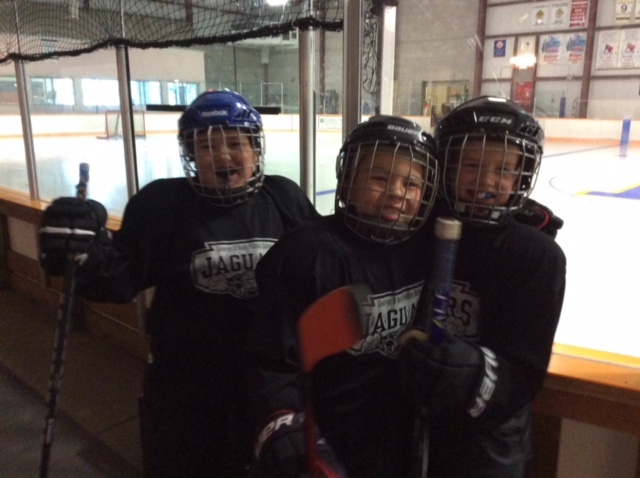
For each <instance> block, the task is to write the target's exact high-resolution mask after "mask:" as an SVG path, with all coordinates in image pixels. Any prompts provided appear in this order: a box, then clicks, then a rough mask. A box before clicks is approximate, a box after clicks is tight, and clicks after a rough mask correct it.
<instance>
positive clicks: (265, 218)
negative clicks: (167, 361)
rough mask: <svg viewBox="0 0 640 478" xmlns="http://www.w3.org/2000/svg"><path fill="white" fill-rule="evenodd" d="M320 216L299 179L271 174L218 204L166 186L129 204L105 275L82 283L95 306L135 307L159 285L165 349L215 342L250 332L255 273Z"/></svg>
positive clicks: (158, 337)
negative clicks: (292, 233)
mask: <svg viewBox="0 0 640 478" xmlns="http://www.w3.org/2000/svg"><path fill="white" fill-rule="evenodd" d="M317 217H319V215H318V214H317V212H316V211H315V209H314V208H313V205H312V204H311V202H310V201H309V200H308V199H307V198H306V196H305V195H304V193H303V192H302V190H301V189H300V188H299V187H298V186H297V185H296V184H295V183H294V182H293V181H291V180H289V179H286V178H284V177H280V176H266V177H265V182H264V184H263V186H262V188H261V190H260V191H259V192H258V194H256V195H255V196H253V197H252V198H251V199H250V200H249V201H247V202H246V203H243V204H241V205H238V206H235V207H229V208H221V207H214V206H212V205H211V204H210V203H209V202H208V201H207V200H206V199H205V198H203V197H201V196H199V195H197V194H196V193H195V192H194V191H193V189H192V188H191V186H190V185H189V183H188V181H187V179H186V178H171V179H160V180H157V181H154V182H152V183H150V184H148V185H147V186H145V187H144V188H142V189H141V190H140V191H139V192H138V193H137V194H136V195H135V196H133V197H132V198H131V199H130V201H129V203H128V204H127V206H126V209H125V212H124V215H123V220H122V227H121V228H120V230H118V231H117V232H116V233H115V234H114V237H113V244H112V249H111V250H110V251H109V254H108V260H107V261H106V263H105V264H104V265H103V268H102V270H101V271H100V273H99V274H96V273H95V271H93V272H91V274H90V276H89V277H86V276H85V277H82V276H81V277H80V281H79V286H78V291H79V293H80V294H81V295H83V296H84V297H86V298H88V299H90V300H94V301H105V302H121V303H123V302H128V301H130V300H132V299H133V298H134V297H135V295H136V294H137V293H138V292H139V291H142V290H144V289H147V288H150V287H155V293H154V297H153V301H152V303H151V308H150V311H149V317H148V331H149V333H150V334H151V335H152V336H153V338H154V339H155V342H156V343H161V342H163V341H165V340H166V341H167V342H171V343H180V342H183V343H187V344H188V343H194V344H195V343H207V342H208V341H209V340H211V337H212V336H215V335H216V334H217V333H218V332H225V333H235V332H239V331H245V329H246V328H247V325H248V323H249V321H250V319H251V317H252V314H253V310H254V308H255V302H256V298H257V295H258V288H257V285H256V281H255V267H256V265H257V263H258V261H259V260H260V259H261V258H262V256H263V255H264V254H265V253H266V251H267V250H268V249H269V248H270V247H271V246H273V244H275V242H276V241H277V240H278V238H279V237H280V236H281V235H282V233H283V232H284V231H285V230H286V229H289V228H291V227H293V226H294V225H297V224H298V223H300V222H302V221H304V220H306V219H310V218H317Z"/></svg>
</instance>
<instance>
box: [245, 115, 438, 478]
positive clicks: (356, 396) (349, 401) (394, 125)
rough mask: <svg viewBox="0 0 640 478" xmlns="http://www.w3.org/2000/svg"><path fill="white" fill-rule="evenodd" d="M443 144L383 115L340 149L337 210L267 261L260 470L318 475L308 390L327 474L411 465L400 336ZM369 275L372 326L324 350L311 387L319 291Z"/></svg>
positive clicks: (411, 301)
mask: <svg viewBox="0 0 640 478" xmlns="http://www.w3.org/2000/svg"><path fill="white" fill-rule="evenodd" d="M434 155H435V144H434V142H433V139H432V137H431V136H429V135H428V134H427V133H426V132H424V131H423V130H422V129H421V128H420V127H419V126H417V125H416V124H415V123H413V122H411V121H408V120H406V119H403V118H398V117H391V116H374V117H372V118H371V119H369V120H368V121H367V122H364V123H361V124H360V125H358V126H357V127H356V128H355V129H354V130H353V131H352V132H351V133H350V134H349V136H348V137H347V139H346V141H345V143H344V145H343V146H342V148H341V150H340V154H339V156H338V164H337V174H338V184H337V192H336V204H335V214H334V215H332V216H328V217H326V218H323V219H321V220H319V221H316V222H314V223H309V224H307V225H304V226H301V227H298V228H296V229H294V230H293V231H290V232H289V233H287V234H285V235H284V236H283V237H282V238H281V239H280V241H279V242H278V243H277V244H276V245H275V246H274V247H273V248H271V249H270V250H269V252H268V253H267V254H266V255H265V257H264V258H263V260H262V261H261V262H260V264H259V265H258V269H257V272H256V274H257V280H258V286H259V289H260V307H259V309H258V317H257V319H256V320H255V321H254V322H253V327H252V331H251V333H250V335H249V340H248V348H247V350H248V356H249V359H250V360H251V362H252V364H253V367H254V372H255V376H250V378H251V380H250V386H251V390H250V395H251V396H252V397H253V398H255V406H256V408H257V411H258V416H259V417H260V419H261V421H262V426H261V427H260V428H259V438H258V440H257V444H256V449H255V455H256V456H255V458H256V462H255V466H254V469H253V471H254V473H255V476H259V477H273V478H276V477H277V478H282V477H301V476H311V475H309V474H305V473H308V472H309V468H308V465H309V464H308V463H307V459H308V457H309V456H313V454H311V455H308V454H307V451H308V450H307V447H306V444H305V432H304V426H305V418H304V414H303V411H304V401H305V398H309V399H311V400H312V405H313V409H314V411H315V418H316V423H315V424H316V425H317V432H318V433H317V435H318V441H317V443H315V447H317V451H318V454H317V455H318V456H317V459H316V462H315V463H314V464H313V465H314V466H315V467H316V468H319V469H322V470H323V472H324V473H325V475H326V476H330V477H336V476H351V477H366V478H375V477H402V476H406V472H407V470H408V466H409V463H410V460H409V458H410V456H409V455H410V452H411V449H412V443H411V440H412V431H413V424H414V418H415V416H414V410H413V408H412V400H411V397H410V396H409V395H408V394H406V393H404V391H403V389H402V387H401V380H400V379H401V376H400V374H399V371H398V368H397V361H396V355H397V353H398V340H397V339H398V336H399V335H400V334H401V333H402V332H403V331H404V330H405V329H407V327H409V326H410V323H411V317H412V314H413V313H414V310H415V308H416V304H417V301H418V297H419V295H420V290H421V288H422V283H423V281H424V278H425V277H426V274H427V271H428V269H429V259H430V250H431V247H430V246H429V244H424V243H423V241H424V240H423V239H420V240H416V237H417V233H418V232H419V231H420V228H421V227H422V226H423V224H424V223H425V221H426V220H427V218H428V215H429V212H430V210H431V207H432V204H433V200H434V198H435V191H436V188H437V184H436V183H437V174H436V173H437V168H436V159H435V156H434ZM347 284H366V285H368V286H369V288H370V291H371V293H370V295H369V296H368V297H367V298H366V299H367V302H366V304H361V310H362V315H363V317H364V318H365V319H364V321H365V329H366V330H365V332H364V337H363V338H362V339H361V340H360V341H359V342H358V343H356V344H355V345H354V346H353V347H352V348H351V349H350V350H349V351H348V352H344V353H340V354H337V355H335V356H332V357H329V358H327V359H325V360H323V361H320V362H319V363H318V364H317V366H316V367H315V369H314V370H313V374H312V381H311V382H312V393H311V397H304V396H303V389H302V388H301V387H302V384H301V382H300V359H299V357H300V354H304V353H305V352H304V350H300V347H299V344H298V341H297V335H296V325H297V320H298V318H299V317H300V315H301V314H302V313H303V311H304V310H305V309H306V308H307V307H308V306H309V305H310V304H312V303H313V302H314V301H316V299H318V298H320V297H322V296H324V295H325V294H326V293H328V292H330V291H333V290H335V289H337V288H339V287H341V286H344V285H347Z"/></svg>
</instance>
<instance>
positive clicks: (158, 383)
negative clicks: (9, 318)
mask: <svg viewBox="0 0 640 478" xmlns="http://www.w3.org/2000/svg"><path fill="white" fill-rule="evenodd" d="M178 128H179V135H178V139H179V143H180V148H181V159H182V163H183V166H184V170H185V174H186V178H172V179H160V180H156V181H154V182H152V183H150V184H149V185H147V186H146V187H144V188H142V189H141V190H140V191H139V192H138V193H137V194H136V195H135V196H133V197H132V198H131V200H130V201H129V203H128V204H127V207H126V209H125V212H124V216H123V219H122V227H121V229H120V230H118V231H117V232H115V234H114V235H113V240H110V239H109V237H108V234H107V233H106V231H105V221H106V218H107V213H106V211H105V209H104V207H103V206H102V205H101V204H99V203H97V202H96V201H91V200H89V201H86V202H82V201H79V200H76V199H74V198H60V199H56V200H55V201H54V202H53V203H52V205H51V206H50V207H49V208H47V210H46V211H45V213H44V217H43V221H42V226H41V229H40V244H41V250H42V254H43V255H42V264H43V266H44V268H45V269H46V270H47V271H48V272H49V273H51V274H54V275H59V274H60V273H61V264H62V263H63V261H64V260H65V257H66V256H67V254H68V253H81V254H86V255H87V257H85V259H84V261H83V262H82V264H81V265H80V267H79V274H78V278H77V279H78V289H77V290H78V293H79V294H80V295H81V296H83V297H85V298H87V299H89V300H94V301H109V302H119V303H125V302H128V301H131V300H132V299H133V298H134V297H135V296H136V295H137V294H138V293H139V292H140V291H143V290H145V289H148V288H150V287H154V288H155V295H154V297H153V301H152V303H151V306H150V310H149V313H148V318H147V330H148V334H149V338H150V351H151V355H150V358H151V360H150V363H149V364H148V365H147V367H146V370H145V377H144V383H143V394H142V397H141V400H140V422H141V438H142V448H143V458H144V474H145V476H148V477H153V478H158V477H172V478H176V477H189V478H192V477H214V476H221V477H234V478H236V477H241V476H243V475H244V473H246V468H247V464H248V460H247V458H248V456H250V454H251V448H252V433H253V429H254V425H253V424H252V423H251V420H250V415H249V406H248V405H247V404H246V400H245V397H246V394H245V391H244V389H243V386H244V381H243V354H242V350H243V347H244V342H245V336H246V333H247V330H248V328H249V324H250V321H251V318H252V315H253V311H254V310H255V306H256V300H257V295H258V288H257V285H256V280H255V268H256V265H257V263H258V261H259V260H260V259H261V257H262V256H263V255H264V254H265V253H266V252H267V250H268V249H269V248H271V247H272V246H273V244H275V242H276V241H277V239H278V238H279V237H280V236H281V235H282V233H283V232H284V231H285V230H287V229H290V228H291V227H293V226H294V225H297V224H298V223H300V222H302V221H304V220H306V219H311V218H317V217H319V215H318V214H317V212H316V211H315V209H314V208H313V206H312V204H311V202H310V201H309V200H308V199H307V197H306V196H305V195H304V193H303V192H302V190H301V189H300V188H298V186H297V185H296V184H295V183H294V182H293V181H290V180H288V179H286V178H283V177H280V176H268V175H265V174H264V148H265V139H264V134H263V129H262V119H261V116H260V114H259V113H258V112H257V111H256V110H255V109H254V108H253V107H252V106H251V105H250V104H249V103H248V102H247V101H246V100H245V99H244V98H243V97H242V96H240V95H238V94H237V93H234V92H232V91H229V90H220V91H210V92H205V93H203V94H201V95H200V96H198V97H197V98H196V99H195V101H193V103H192V104H191V105H190V106H189V107H188V108H187V109H186V110H185V112H184V113H183V114H182V116H181V117H180V119H179V121H178Z"/></svg>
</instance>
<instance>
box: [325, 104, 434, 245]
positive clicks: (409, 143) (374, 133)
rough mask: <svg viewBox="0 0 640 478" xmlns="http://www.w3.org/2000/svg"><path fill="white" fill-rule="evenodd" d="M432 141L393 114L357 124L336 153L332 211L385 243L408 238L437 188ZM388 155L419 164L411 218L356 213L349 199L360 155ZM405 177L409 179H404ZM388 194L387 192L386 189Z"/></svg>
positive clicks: (358, 231) (365, 234) (423, 218)
mask: <svg viewBox="0 0 640 478" xmlns="http://www.w3.org/2000/svg"><path fill="white" fill-rule="evenodd" d="M435 152H436V148H435V142H434V140H433V138H432V137H431V135H429V134H428V133H427V132H426V131H424V130H423V129H422V128H421V127H420V126H419V125H418V124H417V123H414V122H413V121H409V120H407V119H405V118H401V117H397V116H386V115H378V116H373V117H371V118H370V119H369V120H368V121H366V122H363V123H360V124H359V125H358V126H356V127H355V128H354V129H353V131H352V132H351V133H350V134H349V135H348V136H347V139H346V140H345V142H344V144H343V146H342V148H341V149H340V153H339V154H338V158H337V164H336V173H337V179H338V185H337V191H336V199H335V211H336V213H337V214H342V215H344V218H345V222H346V224H347V226H348V227H349V228H350V229H351V230H353V231H354V232H355V233H356V234H358V235H360V236H362V237H364V238H366V239H369V240H372V241H375V242H381V243H386V244H394V243H398V242H401V241H403V240H405V239H408V238H409V237H410V236H411V235H413V233H414V232H415V231H417V230H418V229H419V228H420V226H422V225H423V224H424V222H425V221H426V219H427V217H428V215H429V213H430V211H431V208H432V206H433V202H434V200H435V193H436V190H437V168H438V165H437V162H436V157H435ZM382 153H385V154H392V155H393V158H394V161H395V159H396V158H398V159H406V160H409V161H411V164H418V165H420V166H422V168H423V171H424V177H423V178H422V182H421V185H420V186H421V189H422V194H421V199H420V206H419V209H418V213H417V214H416V215H415V217H411V218H402V219H401V220H400V219H399V220H396V221H387V220H385V219H383V218H382V217H380V216H379V215H377V216H370V215H365V214H362V213H360V212H358V210H357V207H356V204H354V200H353V183H354V180H355V179H356V172H357V170H358V167H359V166H360V163H361V160H362V159H363V158H364V157H367V156H371V155H375V154H382ZM407 179H409V178H407ZM387 194H388V192H387Z"/></svg>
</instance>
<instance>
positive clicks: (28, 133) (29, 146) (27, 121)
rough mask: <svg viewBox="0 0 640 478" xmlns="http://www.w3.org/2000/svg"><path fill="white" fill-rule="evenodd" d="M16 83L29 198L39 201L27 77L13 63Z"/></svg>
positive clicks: (20, 63)
mask: <svg viewBox="0 0 640 478" xmlns="http://www.w3.org/2000/svg"><path fill="white" fill-rule="evenodd" d="M15 67H16V82H17V83H18V102H19V105H20V118H21V119H22V139H23V140H24V152H25V159H26V161H27V177H28V179H29V197H30V198H31V199H32V200H38V199H40V193H39V191H38V173H37V171H36V154H35V148H34V146H33V131H32V129H31V112H30V111H29V98H28V94H27V92H28V91H29V88H28V86H27V76H26V74H25V71H24V63H23V62H22V61H20V60H16V61H15Z"/></svg>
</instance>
